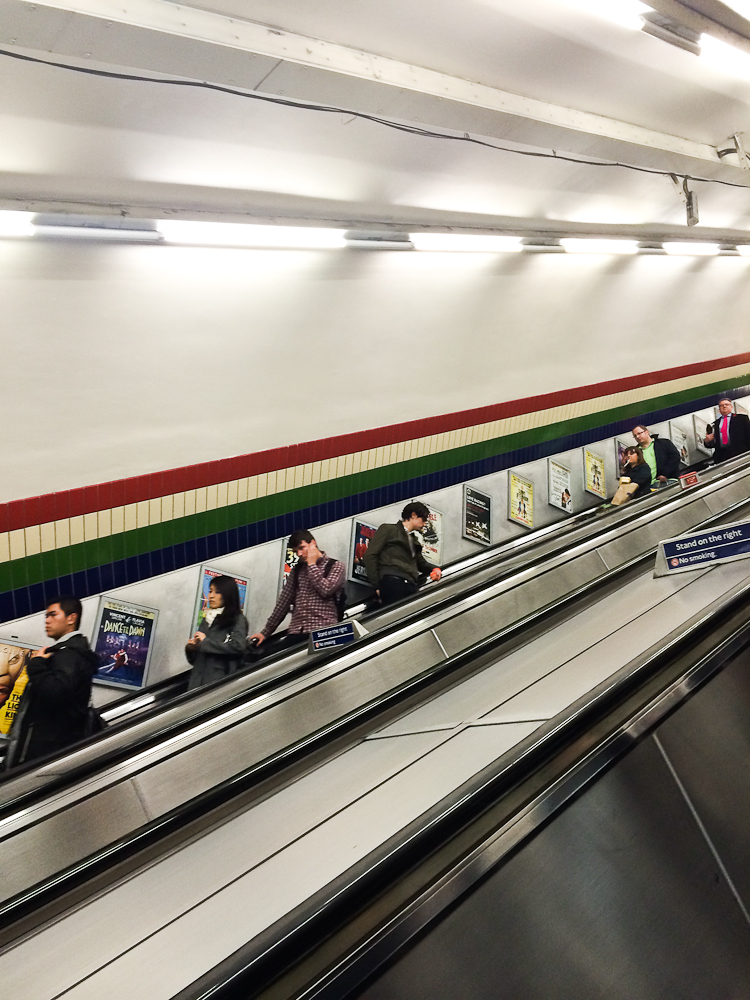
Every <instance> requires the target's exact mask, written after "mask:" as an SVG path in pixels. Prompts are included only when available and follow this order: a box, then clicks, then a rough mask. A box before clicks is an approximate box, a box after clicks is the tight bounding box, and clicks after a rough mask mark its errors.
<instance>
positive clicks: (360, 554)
mask: <svg viewBox="0 0 750 1000" xmlns="http://www.w3.org/2000/svg"><path fill="white" fill-rule="evenodd" d="M376 531H377V528H375V527H374V526H373V525H372V524H367V522H366V521H358V520H357V518H356V517H355V518H354V519H353V521H352V537H351V541H350V542H349V572H348V573H347V577H346V578H347V580H351V582H352V583H364V584H365V585H367V582H368V581H367V570H366V569H365V553H366V552H367V549H368V546H369V544H370V542H371V541H372V539H373V537H374V535H375V532H376Z"/></svg>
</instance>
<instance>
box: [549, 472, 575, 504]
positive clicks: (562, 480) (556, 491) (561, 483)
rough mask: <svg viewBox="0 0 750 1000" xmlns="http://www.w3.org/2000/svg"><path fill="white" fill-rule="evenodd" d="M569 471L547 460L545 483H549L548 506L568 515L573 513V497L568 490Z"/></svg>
mask: <svg viewBox="0 0 750 1000" xmlns="http://www.w3.org/2000/svg"><path fill="white" fill-rule="evenodd" d="M570 477H571V472H570V469H566V468H565V466H564V465H560V463H559V462H555V461H553V460H552V459H551V458H548V459H547V482H548V483H549V504H550V506H551V507H557V509H558V510H564V511H566V512H567V513H568V514H572V513H573V497H572V495H571V488H570Z"/></svg>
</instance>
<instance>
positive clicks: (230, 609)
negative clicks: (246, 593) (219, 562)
mask: <svg viewBox="0 0 750 1000" xmlns="http://www.w3.org/2000/svg"><path fill="white" fill-rule="evenodd" d="M211 587H213V588H214V590H215V591H216V593H217V594H221V600H222V607H221V614H218V615H217V616H216V618H215V619H214V621H215V622H216V621H218V620H219V619H221V624H222V625H231V624H232V623H233V622H234V621H235V619H236V618H237V616H238V615H239V614H241V613H242V608H241V607H240V592H239V588H238V587H237V581H236V580H234V579H232V577H231V576H215V577H214V578H213V580H211V583H210V584H209V588H211Z"/></svg>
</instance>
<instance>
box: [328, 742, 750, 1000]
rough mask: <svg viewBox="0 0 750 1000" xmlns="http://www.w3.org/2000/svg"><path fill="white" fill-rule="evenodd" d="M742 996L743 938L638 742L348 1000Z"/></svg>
mask: <svg viewBox="0 0 750 1000" xmlns="http://www.w3.org/2000/svg"><path fill="white" fill-rule="evenodd" d="M697 943H699V944H697ZM748 982H750V928H749V927H748V924H747V921H746V919H745V917H744V916H743V914H742V913H741V910H740V908H739V907H738V906H737V903H736V900H735V898H734V896H733V894H732V891H731V888H730V886H729V885H728V884H727V881H726V880H725V879H724V878H723V877H722V875H721V872H720V871H719V869H718V866H717V864H716V860H715V858H714V856H713V854H712V853H711V851H710V849H709V847H708V845H707V844H706V841H705V840H704V838H703V837H702V836H701V833H700V830H699V828H698V826H697V825H696V823H695V821H694V817H693V815H692V814H691V810H690V808H689V806H688V805H687V803H686V802H685V800H684V798H683V797H682V795H681V794H680V791H679V789H678V787H677V785H676V784H675V782H674V780H673V777H672V775H671V774H670V772H669V769H668V767H667V766H666V764H665V762H664V760H663V758H662V757H661V755H660V753H659V751H658V747H657V745H656V743H655V741H654V739H653V737H651V738H649V739H647V740H646V741H644V742H643V743H642V744H640V745H639V746H638V747H636V749H635V750H633V751H632V752H631V753H630V754H629V755H628V756H627V757H625V758H624V759H623V760H622V761H621V762H620V763H619V764H617V765H616V766H615V767H614V768H613V769H612V770H610V771H608V772H607V773H606V774H605V775H604V776H603V777H602V778H601V779H600V780H599V781H598V782H597V783H596V784H594V785H593V786H592V787H590V788H589V789H588V790H587V791H585V792H584V793H583V794H582V795H581V796H580V797H579V798H578V799H576V800H575V801H574V802H573V803H572V804H571V805H570V806H569V807H568V808H567V809H566V810H565V811H563V812H562V813H560V814H559V815H558V816H557V817H556V818H555V820H554V821H553V822H552V823H550V824H548V825H547V826H546V827H544V828H543V829H542V830H540V831H539V832H538V833H537V834H536V836H535V837H534V838H533V839H531V840H530V841H528V842H527V843H526V844H525V845H524V847H523V849H522V850H521V851H519V852H518V853H516V854H515V855H514V856H512V857H511V858H510V859H509V860H508V861H507V862H506V863H505V864H503V865H502V866H501V867H500V868H499V869H498V870H496V871H495V872H494V873H493V874H492V875H491V876H490V877H489V878H488V879H487V880H486V881H485V882H483V883H482V884H481V885H480V886H479V887H478V888H477V889H476V891H474V892H473V893H471V894H470V895H468V896H467V897H465V898H464V900H463V901H462V902H461V904H460V905H459V906H457V907H456V908H455V909H453V910H452V911H451V912H449V913H448V915H447V916H446V917H445V918H444V919H443V920H442V921H441V922H440V923H438V924H437V925H435V926H433V927H432V928H431V929H430V931H429V932H428V933H427V934H426V935H425V936H424V937H423V938H422V939H421V940H419V941H417V943H416V944H415V945H414V947H413V948H411V950H410V951H408V952H407V953H406V954H404V955H403V956H402V957H401V958H400V959H398V960H397V961H396V962H395V964H394V965H393V966H392V967H390V968H389V969H388V970H387V971H386V972H384V974H383V975H382V976H381V977H380V978H379V979H377V980H376V981H375V982H374V983H372V985H370V986H369V987H368V988H366V989H365V990H364V992H363V993H361V994H360V993H357V995H358V996H360V997H361V998H362V1000H386V998H387V1000H402V998H403V1000H407V998H408V1000H428V998H429V1000H433V998H435V997H440V1000H459V998H460V1000H463V998H465V997H467V996H470V997H472V998H474V1000H498V998H508V1000H510V998H512V1000H542V998H543V1000H558V998H559V1000H563V998H567V997H575V998H576V1000H600V998H601V997H616V998H618V1000H644V998H648V1000H652V998H653V1000H656V998H657V997H680V998H682V1000H704V998H706V997H727V998H728V997H741V996H746V993H747V984H748ZM339 995H340V996H343V995H344V994H339Z"/></svg>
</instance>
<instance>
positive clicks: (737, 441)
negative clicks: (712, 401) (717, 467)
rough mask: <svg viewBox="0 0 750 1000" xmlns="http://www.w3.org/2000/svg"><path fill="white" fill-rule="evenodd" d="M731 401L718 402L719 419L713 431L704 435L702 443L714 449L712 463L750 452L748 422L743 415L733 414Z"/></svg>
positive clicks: (749, 421)
mask: <svg viewBox="0 0 750 1000" xmlns="http://www.w3.org/2000/svg"><path fill="white" fill-rule="evenodd" d="M733 409H734V406H733V404H732V400H731V399H720V400H719V417H718V419H717V420H716V421H715V422H714V426H713V431H712V432H710V433H708V434H706V437H705V438H704V440H703V443H704V444H705V446H706V447H707V448H713V449H714V462H715V463H716V464H718V463H719V462H726V461H727V459H730V458H736V457H737V455H742V453H743V452H746V451H749V450H750V420H749V419H748V418H747V417H746V416H745V414H744V413H734V412H733Z"/></svg>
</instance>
